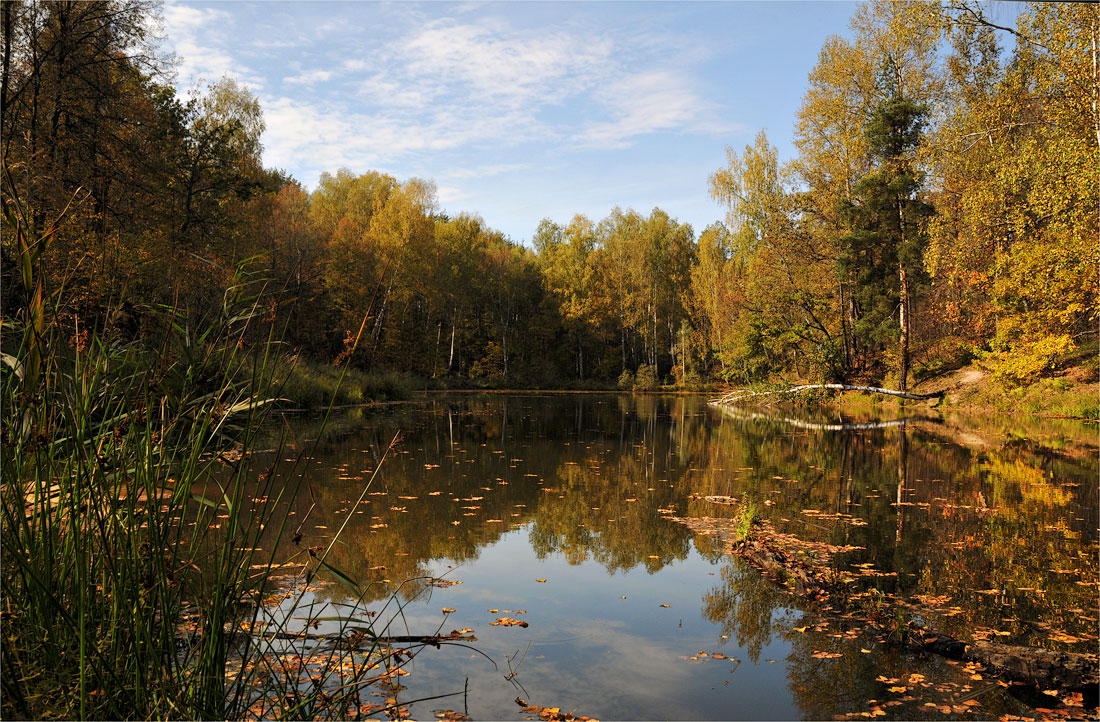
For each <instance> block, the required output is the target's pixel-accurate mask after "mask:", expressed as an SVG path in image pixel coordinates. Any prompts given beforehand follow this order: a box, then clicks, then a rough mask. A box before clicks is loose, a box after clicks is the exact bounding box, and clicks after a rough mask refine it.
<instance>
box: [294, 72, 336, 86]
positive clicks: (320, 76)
mask: <svg viewBox="0 0 1100 722" xmlns="http://www.w3.org/2000/svg"><path fill="white" fill-rule="evenodd" d="M331 77H332V71H331V70H306V71H303V72H301V73H298V74H297V75H291V76H287V77H285V78H283V82H284V83H289V84H291V85H313V84H315V83H324V82H325V81H327V80H328V79H329V78H331Z"/></svg>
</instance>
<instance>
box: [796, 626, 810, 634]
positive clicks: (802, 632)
mask: <svg viewBox="0 0 1100 722" xmlns="http://www.w3.org/2000/svg"><path fill="white" fill-rule="evenodd" d="M807 629H809V627H795V628H794V630H793V631H795V632H798V633H799V634H804V633H805V632H806V630H807Z"/></svg>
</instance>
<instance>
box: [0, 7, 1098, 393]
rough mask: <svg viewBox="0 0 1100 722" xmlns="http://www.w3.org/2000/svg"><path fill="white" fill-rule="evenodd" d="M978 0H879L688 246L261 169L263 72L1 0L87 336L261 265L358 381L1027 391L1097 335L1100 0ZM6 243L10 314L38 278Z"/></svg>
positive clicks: (120, 10)
mask: <svg viewBox="0 0 1100 722" xmlns="http://www.w3.org/2000/svg"><path fill="white" fill-rule="evenodd" d="M987 9H988V8H987V6H986V5H984V4H981V3H974V2H965V1H952V2H942V3H931V2H923V3H900V4H899V3H890V2H872V3H868V4H866V5H862V6H860V7H859V8H858V9H857V11H856V13H855V15H854V16H853V18H852V37H851V39H844V38H840V37H832V38H830V39H829V40H827V41H826V43H825V45H824V46H823V47H822V49H821V52H820V55H819V58H818V62H817V64H816V65H815V67H814V68H813V70H812V71H811V73H810V75H809V79H808V87H807V90H806V92H805V95H804V97H803V102H802V106H801V108H800V110H799V112H798V114H797V117H796V118H795V119H794V120H795V147H796V149H797V154H796V156H795V157H794V158H793V159H792V160H790V161H789V162H787V163H785V164H781V163H780V161H779V157H778V153H777V151H776V149H775V147H774V146H772V145H771V144H770V143H769V141H768V139H767V136H766V135H765V134H764V133H763V132H761V133H760V134H759V135H758V137H757V138H756V140H755V141H754V142H753V143H752V144H750V145H748V146H746V147H745V148H744V149H743V150H740V151H737V150H734V149H727V156H728V163H727V165H726V166H725V167H723V168H720V169H718V170H716V171H715V172H714V174H713V175H711V177H710V178H709V187H710V191H711V193H712V195H713V197H714V199H715V200H716V201H718V202H719V203H720V204H721V205H722V206H723V207H724V208H725V210H726V214H725V218H724V220H723V221H722V222H718V223H715V224H712V225H711V226H709V227H707V228H706V229H704V230H703V231H702V232H701V233H700V234H699V235H698V236H696V234H695V231H694V229H692V228H691V226H690V225H688V224H685V223H681V222H679V221H678V220H677V219H675V218H672V217H670V216H669V214H668V213H666V212H665V211H663V210H661V209H660V208H654V209H652V210H651V211H650V212H649V214H648V215H643V214H642V213H640V212H638V211H635V210H631V209H621V208H615V209H612V210H611V211H610V212H609V214H608V215H607V216H606V217H605V218H603V219H599V220H593V219H589V218H587V217H584V216H580V215H578V216H576V217H574V218H573V219H571V220H570V221H569V222H568V223H565V224H562V223H557V222H554V221H553V220H550V219H545V220H543V221H542V222H541V223H540V224H539V226H538V228H537V229H536V230H535V232H534V234H533V236H532V238H531V239H530V241H531V242H530V245H524V244H522V243H517V242H516V241H514V240H512V239H509V238H507V237H505V236H504V235H503V234H501V233H500V232H499V231H496V230H494V229H492V228H491V227H490V226H489V225H487V223H486V222H485V220H483V219H482V218H480V217H479V216H477V215H474V214H466V213H462V214H458V215H449V214H447V213H444V212H442V211H441V210H440V208H439V205H438V202H437V199H436V195H435V188H434V185H433V184H432V183H431V182H430V181H426V180H421V179H415V178H414V179H405V180H401V179H397V178H394V177H392V176H390V175H387V174H384V173H379V172H374V171H368V172H365V173H355V172H352V171H350V170H347V169H341V170H338V171H336V172H335V173H334V174H325V175H323V176H322V177H321V179H320V181H319V183H318V184H317V187H316V188H315V189H313V190H312V191H308V190H307V189H305V188H304V187H303V186H302V185H301V184H300V183H299V182H297V181H296V180H294V179H293V178H291V177H289V176H288V175H287V174H285V173H284V172H282V171H279V170H275V169H269V168H265V167H264V166H263V163H262V161H261V153H262V147H261V145H260V137H261V135H262V133H263V130H264V123H263V116H262V112H261V109H260V106H259V103H258V101H257V100H256V98H255V97H253V96H252V94H251V93H250V92H249V91H248V90H247V89H246V88H245V87H243V86H242V85H240V84H239V83H237V82H236V81H234V80H233V79H231V78H223V79H221V80H218V81H216V82H213V83H211V84H209V85H207V86H206V87H205V88H204V89H203V90H202V91H201V92H199V93H196V94H194V95H192V96H188V97H181V96H180V95H179V94H177V92H176V91H175V90H174V89H173V88H172V86H171V84H170V83H169V76H168V71H169V65H168V63H167V62H166V60H165V59H164V58H162V57H160V56H159V55H158V54H157V52H156V51H155V48H154V46H153V43H152V38H151V37H150V35H149V33H150V30H149V28H150V27H151V25H152V23H151V22H150V19H153V18H155V17H156V13H157V7H156V5H155V4H152V3H147V2H145V1H144V0H106V1H103V2H70V1H56V2H11V3H4V4H3V5H2V6H0V11H2V26H3V27H2V32H3V57H2V63H3V67H2V70H3V74H2V88H0V92H2V106H3V109H2V122H3V141H2V150H3V165H4V177H3V199H4V202H5V208H12V209H16V208H17V209H20V212H21V213H23V214H24V215H25V217H26V218H27V219H29V223H30V225H31V226H32V229H37V230H42V229H45V228H47V227H49V226H50V225H51V224H52V223H53V222H54V221H56V220H57V219H58V218H62V219H63V220H62V223H61V224H60V225H59V226H58V231H57V233H56V234H54V235H53V236H52V238H51V239H50V241H49V243H48V246H45V247H43V248H42V249H40V250H41V251H42V255H41V267H42V276H43V278H44V283H45V289H46V292H47V294H54V295H56V296H58V297H62V296H63V297H64V299H65V304H64V306H63V311H61V312H59V313H57V314H56V315H55V317H54V318H52V319H51V322H52V323H54V324H57V325H59V326H63V327H66V328H69V327H71V328H72V331H73V333H74V334H77V333H78V332H79V329H81V328H83V329H87V328H92V329H95V330H96V331H97V332H98V333H101V334H103V335H104V336H105V337H110V338H118V339H120V340H126V341H129V340H135V339H141V338H144V337H147V336H148V335H149V334H150V333H151V332H152V331H153V330H154V329H155V327H156V326H157V324H162V323H164V321H163V318H164V316H163V314H162V313H159V312H158V309H164V308H171V309H174V313H176V314H179V315H181V317H183V318H186V319H188V321H187V322H188V323H192V322H194V323H196V324H197V323H199V322H200V321H201V319H203V318H204V317H208V316H211V315H212V314H217V313H222V312H224V303H223V299H224V296H225V294H226V291H227V289H228V288H230V286H231V285H232V284H233V283H234V282H235V279H239V278H240V277H241V274H245V275H247V276H248V277H250V278H254V279H259V280H260V281H262V283H263V284H264V286H265V289H266V290H265V293H264V299H265V301H264V302H265V303H266V304H268V306H269V314H270V316H271V318H273V319H277V320H278V321H279V322H280V323H281V324H282V326H283V327H284V328H285V334H284V342H285V345H286V349H287V353H288V355H294V354H297V355H300V356H302V357H304V358H308V359H312V360H314V361H317V362H324V363H331V362H339V361H345V360H346V361H348V362H349V363H351V364H352V365H353V366H355V367H358V368H362V369H366V370H387V369H392V370H399V371H401V372H403V373H408V374H411V375H415V376H418V377H424V378H436V379H445V378H474V379H483V380H485V381H486V382H488V383H494V384H500V385H504V384H532V385H550V384H555V383H580V382H595V383H609V382H615V381H617V380H618V381H620V382H622V383H623V384H633V383H635V382H636V381H641V380H642V379H643V378H644V379H645V380H646V381H645V382H644V383H643V385H644V384H646V383H652V382H656V381H658V380H666V381H670V382H676V383H678V384H681V385H694V384H700V383H704V382H708V381H713V380H721V381H728V382H734V383H746V382H753V381H758V380H767V379H776V378H785V379H794V378H802V379H810V380H822V381H849V382H852V381H868V382H875V383H876V384H878V385H891V386H896V387H899V388H902V389H904V388H905V387H906V386H907V385H908V384H910V383H915V382H917V381H919V380H920V379H923V378H926V377H928V376H931V375H934V374H936V373H938V372H940V371H942V370H943V369H946V368H951V367H953V366H956V365H958V364H959V363H962V362H963V361H965V360H967V359H969V358H972V357H974V356H975V355H978V356H982V357H983V358H984V359H985V361H986V362H987V363H988V364H990V365H991V366H992V367H993V368H994V369H995V370H996V372H997V374H998V375H999V376H1000V377H1002V378H1004V379H1005V380H1007V381H1012V382H1023V381H1028V380H1031V379H1034V378H1035V377H1037V376H1040V375H1042V374H1045V373H1049V372H1050V371H1051V370H1052V369H1054V368H1055V367H1056V366H1057V365H1058V364H1059V363H1062V362H1064V360H1065V359H1066V358H1069V357H1072V355H1073V354H1074V353H1080V352H1081V350H1082V348H1084V349H1088V348H1091V347H1094V346H1095V341H1096V328H1097V321H1098V314H1097V309H1098V304H1097V295H1096V294H1097V287H1098V279H1097V263H1096V260H1097V259H1096V248H1097V231H1098V223H1100V215H1098V204H1097V200H1096V199H1097V198H1098V197H1100V187H1098V186H1100V184H1098V180H1097V173H1096V168H1097V167H1100V165H1098V160H1100V158H1098V147H1100V113H1098V100H1100V96H1098V92H1100V91H1098V87H1100V86H1098V80H1100V78H1098V76H1097V73H1098V71H1097V67H1098V64H1097V56H1098V47H1097V46H1098V38H1100V10H1098V8H1097V6H1095V5H1086V4H1058V3H1034V4H1029V5H1027V6H1026V7H1025V8H1024V11H1023V12H1022V13H1021V14H1020V16H1019V17H1018V18H1017V19H1016V20H1015V23H1014V24H1012V25H1004V26H1001V25H999V24H998V23H997V22H995V21H993V20H990V19H989V18H988V17H987V16H986V14H985V13H986V11H987ZM999 38H1000V39H1001V40H1002V41H1006V42H999V41H998V39H999ZM1002 44H1003V45H1004V46H1005V47H1002ZM700 182H703V179H700ZM30 235H31V237H37V236H36V235H35V233H33V232H32V233H31V234H30ZM9 236H10V234H6V236H5V239H4V244H3V267H2V269H0V272H2V273H3V284H4V293H3V298H2V312H3V315H4V317H5V318H15V317H18V316H19V314H20V313H22V309H24V308H25V307H26V305H27V303H28V301H29V296H30V294H32V293H33V289H31V288H24V287H23V286H22V284H21V281H20V277H19V273H18V268H19V259H18V249H17V248H15V247H14V245H13V243H12V241H11V238H10V237H9ZM1090 344H1091V345H1092V346H1090Z"/></svg>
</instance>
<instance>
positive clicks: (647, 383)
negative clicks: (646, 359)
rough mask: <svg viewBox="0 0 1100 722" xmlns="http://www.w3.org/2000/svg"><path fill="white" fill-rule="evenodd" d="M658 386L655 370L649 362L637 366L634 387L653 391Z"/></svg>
mask: <svg viewBox="0 0 1100 722" xmlns="http://www.w3.org/2000/svg"><path fill="white" fill-rule="evenodd" d="M657 387H658V381H657V371H656V369H654V368H653V367H652V366H650V365H649V364H642V365H641V366H639V367H638V373H637V375H636V376H635V377H634V388H635V389H637V390H639V391H653V390H655V389H656V388H657Z"/></svg>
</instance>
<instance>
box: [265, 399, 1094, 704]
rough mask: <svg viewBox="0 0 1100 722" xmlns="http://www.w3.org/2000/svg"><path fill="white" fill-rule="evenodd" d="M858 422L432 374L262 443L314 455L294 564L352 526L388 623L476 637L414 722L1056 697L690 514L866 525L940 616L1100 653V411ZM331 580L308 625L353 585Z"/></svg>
mask: <svg viewBox="0 0 1100 722" xmlns="http://www.w3.org/2000/svg"><path fill="white" fill-rule="evenodd" d="M921 411H922V412H923V414H925V415H927V414H928V413H929V412H928V411H927V409H924V408H923V407H921ZM887 420H889V419H887ZM844 421H851V420H844V419H837V418H828V419H822V418H814V417H812V416H809V415H806V414H805V413H803V414H802V415H799V414H798V413H797V412H791V411H788V412H783V413H779V412H769V413H768V414H761V413H760V410H759V409H757V410H755V412H747V411H742V412H738V411H728V410H727V411H723V410H719V409H715V408H713V407H710V406H708V405H707V404H706V399H705V398H704V397H696V396H655V395H637V396H630V395H610V394H609V395H600V394H568V395H567V394H509V395H503V394H485V395H471V394H465V395H452V396H433V397H430V398H425V399H420V400H417V401H415V402H411V403H407V404H399V405H393V406H388V407H383V408H379V409H373V410H365V409H356V410H354V411H352V412H346V413H345V414H344V415H341V416H338V417H337V418H335V419H332V420H330V422H329V424H328V428H327V431H326V432H325V434H324V435H323V436H322V437H321V438H320V439H319V440H316V437H317V435H318V433H317V429H318V426H319V421H318V420H317V419H315V418H312V417H287V418H286V419H284V420H283V428H284V430H285V431H286V438H287V439H288V441H287V445H286V446H285V447H284V448H282V450H281V451H280V452H278V453H276V452H270V453H267V454H257V455H256V456H255V457H254V458H253V464H254V467H255V468H256V469H258V470H263V469H269V468H271V466H272V464H273V463H276V464H277V466H276V468H277V469H278V470H279V472H280V473H284V474H286V476H287V478H288V483H289V480H290V479H291V478H292V477H293V476H294V475H295V474H301V473H303V471H304V473H305V478H306V481H307V489H306V490H305V491H303V492H302V493H300V494H299V495H298V498H297V499H295V501H294V502H293V511H292V516H291V519H292V525H298V524H301V530H302V534H303V537H302V539H300V540H299V542H298V543H297V544H294V543H292V542H291V541H290V540H289V538H284V541H283V542H282V544H281V547H280V549H279V553H280V554H281V555H282V556H283V557H284V558H291V557H294V555H298V556H297V557H296V558H302V556H303V553H302V550H303V549H306V548H308V547H310V546H315V545H321V544H327V543H328V541H329V539H331V536H332V535H334V534H336V532H337V530H338V529H340V528H341V526H343V525H344V524H345V522H346V527H345V528H344V530H343V532H342V534H341V536H340V539H339V542H338V543H337V544H336V545H335V546H334V547H333V550H332V552H331V555H330V557H329V559H330V561H331V562H332V563H333V565H334V566H336V567H338V568H339V569H341V570H343V571H344V572H345V573H347V575H348V576H350V577H352V578H353V579H355V580H356V581H358V582H360V583H366V584H369V587H368V594H367V599H368V600H370V604H368V605H366V609H368V610H370V612H371V619H373V620H374V624H375V625H376V627H377V626H379V625H381V624H385V623H387V622H388V623H389V633H390V634H433V633H435V632H437V631H442V632H443V633H446V632H448V631H450V630H452V629H455V630H462V629H466V630H472V632H471V633H472V634H473V635H476V638H477V641H475V642H471V643H469V644H468V645H444V646H443V647H442V648H440V649H434V648H430V647H429V648H425V649H424V650H422V651H421V652H420V653H419V654H418V655H417V656H416V657H415V659H414V660H413V661H412V663H411V664H410V665H409V666H408V667H407V668H406V669H407V670H408V671H409V672H410V674H409V675H408V676H405V677H403V678H402V679H401V683H402V686H403V689H401V690H400V692H399V695H398V699H399V701H400V702H401V703H403V704H406V705H408V709H409V713H410V714H411V715H412V716H413V717H414V718H418V719H420V718H432V717H433V715H434V714H435V713H436V712H437V711H439V710H458V711H465V712H468V713H469V714H470V715H471V716H472V717H473V718H474V719H530V718H532V716H533V715H531V714H530V713H525V712H524V711H523V709H521V708H520V707H519V706H518V705H517V703H516V701H515V698H516V697H517V696H519V697H521V698H523V699H524V700H527V701H528V702H530V703H531V704H537V705H541V706H544V707H559V708H561V710H562V711H565V712H574V713H576V714H578V715H588V716H591V717H595V718H599V719H605V720H606V719H666V718H667V719H802V718H809V719H831V718H833V717H834V716H836V715H846V714H859V713H863V712H869V713H870V715H871V716H876V717H877V716H881V717H883V718H886V719H928V718H961V719H986V718H997V717H999V716H1001V715H1003V714H1025V715H1026V714H1034V712H1031V711H1030V708H1029V707H1027V706H1025V705H1023V704H1022V703H1021V702H1019V701H1018V700H1017V699H1015V698H1014V697H1013V696H1011V695H1010V694H1008V693H1007V691H1006V690H1005V688H1004V687H1003V686H1000V685H998V684H997V683H996V680H995V679H987V678H985V677H984V676H983V675H982V674H981V673H980V672H981V670H977V671H975V670H973V669H964V668H963V667H962V666H961V665H952V664H949V663H947V662H946V661H945V660H943V659H940V658H935V657H918V656H913V655H910V654H907V653H904V652H901V651H899V650H898V649H897V648H896V647H894V646H891V645H885V644H882V643H881V641H880V640H878V639H876V638H874V637H873V636H871V635H868V634H864V633H861V632H860V628H859V625H856V624H847V625H845V624H843V623H842V622H843V620H839V621H838V620H835V619H834V620H831V621H830V620H828V619H824V618H822V617H820V616H818V614H817V613H816V612H815V610H814V609H813V607H812V606H810V605H806V604H803V603H802V602H801V600H799V599H798V598H797V597H795V596H793V595H790V594H788V593H786V592H784V591H783V590H782V589H781V588H779V587H777V586H776V585H775V584H773V583H772V582H770V581H768V580H766V579H764V578H763V577H762V576H761V575H760V574H759V573H758V572H756V571H755V570H753V569H751V568H749V567H748V566H747V565H745V564H744V563H742V562H741V561H740V560H738V559H736V558H732V557H728V556H725V555H723V554H722V553H721V552H720V551H719V550H717V549H715V548H714V545H713V543H712V542H711V540H710V539H708V538H707V537H702V536H700V537H695V535H694V534H693V533H692V532H691V531H690V530H689V529H688V528H687V527H686V526H684V525H682V524H679V523H677V522H675V521H672V520H670V519H668V518H667V517H668V516H669V515H670V513H671V514H675V515H677V516H696V517H702V516H709V517H722V516H731V515H732V514H734V513H735V512H734V510H733V509H731V508H729V507H721V506H718V505H715V504H713V503H710V502H707V501H706V500H704V499H701V498H694V497H703V496H707V495H723V496H731V497H735V498H738V499H743V500H744V501H745V502H751V503H753V504H754V505H755V506H756V507H757V509H759V511H760V514H761V515H762V516H764V517H766V518H767V519H768V520H769V521H771V522H772V523H773V524H774V525H775V527H776V528H777V529H778V530H779V531H782V532H786V533H790V534H794V535H796V536H798V537H799V538H802V539H806V540H809V541H823V542H828V543H830V544H835V545H850V546H853V547H857V549H856V550H855V551H852V552H850V553H847V554H844V555H840V556H838V557H837V558H836V559H835V560H834V561H835V563H836V564H837V568H838V573H839V572H852V573H854V574H859V573H861V572H863V573H866V572H867V570H873V572H874V573H873V586H874V588H875V589H877V590H878V591H876V592H875V594H882V595H894V597H895V598H898V599H903V600H906V601H907V602H908V603H910V604H911V605H913V606H912V608H913V609H915V610H918V611H917V612H914V614H915V615H916V618H918V619H920V621H922V622H924V623H925V624H927V625H928V626H930V627H931V628H933V629H937V630H941V631H943V632H945V633H949V634H952V635H954V636H957V637H959V638H961V639H965V640H976V639H985V640H990V641H998V642H1005V643H1010V644H1031V645H1041V646H1045V647H1048V648H1052V649H1068V650H1072V651H1087V652H1091V651H1094V650H1095V647H1096V640H1097V618H1096V616H1097V615H1096V599H1097V579H1098V577H1097V549H1098V546H1097V524H1098V520H1097V513H1098V510H1097V477H1098V462H1097V449H1096V446H1095V438H1096V436H1095V431H1094V430H1090V429H1088V428H1084V427H1079V426H1075V425H1073V424H1063V425H1061V426H1047V427H1043V428H1042V429H1040V428H1039V427H1038V426H1036V427H1035V433H1034V434H1030V435H1028V434H1023V435H1022V434H1021V433H1020V432H1019V431H1018V430H1012V429H1006V428H1004V426H1003V424H1002V426H1000V427H998V426H997V421H996V420H993V421H990V420H985V421H984V422H983V423H982V424H980V425H967V423H966V422H958V421H955V422H952V423H946V424H945V423H941V422H940V421H939V420H933V419H928V418H919V419H911V420H909V421H907V422H906V423H904V424H894V425H888V426H884V427H875V424H874V423H871V424H868V423H866V422H868V421H875V419H861V420H857V421H861V422H864V423H862V424H859V425H858V426H859V428H843V427H844V426H845V424H844V423H843V422H844ZM879 421H881V419H879ZM395 436H397V437H398V441H397V443H396V444H395V445H394V447H393V448H392V449H391V450H390V451H389V452H388V455H386V457H385V459H384V460H383V459H382V456H383V454H384V453H385V452H386V449H387V448H388V447H389V446H390V443H391V441H392V440H393V439H394V437H395ZM284 459H285V461H284ZM293 459H299V462H298V463H297V464H293V463H292V462H291V460H293ZM376 471H377V473H376ZM372 479H373V480H372ZM368 484H369V487H368V486H367V485H368ZM364 490H365V493H364ZM361 495H362V498H361V500H360V496H361ZM357 502H358V503H357ZM670 510H671V511H670ZM860 565H862V566H860ZM433 579H434V580H443V581H442V582H439V581H437V582H436V583H435V584H432V583H431V580H433ZM455 582H458V583H455ZM305 597H306V598H305V599H304V600H303V604H302V605H301V606H300V607H299V608H298V610H297V613H298V614H300V615H302V619H303V621H302V624H305V620H307V619H310V618H314V619H315V618H320V619H322V620H324V619H325V618H327V617H330V616H337V615H339V613H340V609H341V608H342V607H341V606H340V604H341V603H343V602H345V601H346V598H345V596H344V593H343V592H342V587H341V586H339V585H330V586H325V587H323V588H321V589H317V590H315V591H310V592H307V593H306V595H305ZM444 609H447V610H448V611H447V612H446V613H444V611H443V610H444ZM302 610H306V611H304V612H303V611H302ZM502 617H503V618H511V619H518V620H522V621H523V622H526V623H527V625H528V626H491V624H490V623H491V622H494V621H495V620H497V619H500V618H502ZM332 624H333V623H332V622H326V621H321V622H320V623H319V624H317V626H316V627H315V628H316V629H318V630H319V631H322V632H323V631H324V630H325V629H326V625H329V626H331V625H332ZM448 694H455V695H456V696H451V697H444V698H438V699H426V698H429V697H437V696H440V695H448ZM416 700H424V701H416Z"/></svg>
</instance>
